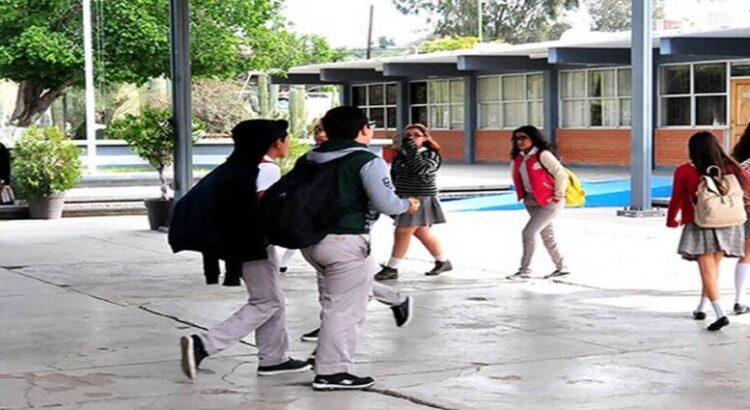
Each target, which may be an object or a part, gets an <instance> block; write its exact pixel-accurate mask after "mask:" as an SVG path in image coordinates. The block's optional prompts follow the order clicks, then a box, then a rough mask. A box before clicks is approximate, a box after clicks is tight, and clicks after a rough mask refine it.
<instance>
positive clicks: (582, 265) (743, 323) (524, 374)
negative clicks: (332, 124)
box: [0, 208, 750, 410]
mask: <svg viewBox="0 0 750 410" xmlns="http://www.w3.org/2000/svg"><path fill="white" fill-rule="evenodd" d="M448 218H449V222H448V224H446V225H444V226H439V227H438V228H437V232H438V234H439V235H440V237H441V238H442V239H443V242H444V245H445V248H446V250H447V253H448V255H449V256H450V258H451V260H452V261H453V263H454V266H455V267H456V269H455V270H454V271H453V272H450V273H447V274H443V275H441V276H438V277H435V278H428V277H425V276H424V275H423V274H422V272H424V271H426V270H427V269H428V268H429V266H430V263H429V259H428V257H427V256H428V255H427V253H426V252H425V251H424V250H423V249H422V248H421V246H420V245H419V244H417V243H414V244H413V248H412V250H411V252H410V259H409V260H407V261H406V262H405V264H404V266H403V269H402V271H403V273H402V278H401V279H400V280H399V281H397V282H394V286H398V287H399V288H401V289H403V290H404V291H406V292H408V293H409V294H411V295H413V296H414V297H415V302H416V303H415V306H416V309H415V317H414V320H413V322H412V323H411V325H410V326H409V327H407V328H404V329H399V328H396V327H395V325H394V322H393V318H392V316H391V313H390V310H388V309H387V308H385V307H383V306H382V305H379V304H378V303H377V302H372V303H371V304H370V311H369V315H368V320H367V322H366V324H365V326H364V328H363V332H362V335H361V340H360V343H359V345H358V349H357V350H358V353H357V373H358V374H362V375H371V376H373V377H375V378H376V381H377V384H376V385H375V387H374V388H373V389H372V390H370V391H367V392H325V393H322V392H314V391H313V390H312V388H311V387H310V382H311V380H312V373H309V374H296V375H291V376H278V377H266V378H261V377H257V376H256V374H255V370H256V366H257V360H256V357H255V355H256V349H255V348H254V347H253V338H252V336H251V337H248V338H247V339H246V340H245V342H244V343H243V344H240V345H237V346H235V347H233V348H231V349H229V350H228V351H226V352H224V353H222V354H221V355H219V356H217V357H212V358H209V359H208V360H206V361H205V362H204V363H203V364H202V370H201V371H200V372H199V375H198V378H197V379H196V380H195V381H190V380H188V379H187V378H185V377H184V376H183V375H182V373H181V371H180V368H179V348H178V339H179V337H180V336H181V335H184V334H188V333H191V332H194V331H196V330H197V329H199V328H204V327H207V326H211V325H212V324H215V323H217V322H218V321H220V320H222V319H223V318H225V317H226V316H228V315H229V314H231V313H232V312H233V311H234V310H235V309H236V308H237V307H238V306H239V305H240V304H242V303H243V300H244V298H245V293H244V291H243V290H242V289H240V288H231V289H230V288H222V287H207V286H205V285H204V284H203V277H202V274H201V266H200V259H199V257H198V255H197V254H190V253H184V254H177V255H173V254H172V253H171V252H170V250H169V249H168V246H167V244H166V236H165V235H164V234H163V233H158V232H150V231H148V230H147V222H146V218H145V217H144V216H125V217H99V218H66V219H62V220H58V221H33V220H19V221H0V409H29V408H61V409H239V408H246V409H365V410H369V409H501V408H507V409H707V408H710V409H712V410H716V409H740V408H748V407H750V385H749V384H748V383H747V379H748V377H750V372H749V371H748V361H749V360H750V340H749V339H750V315H747V316H739V317H736V316H734V315H731V316H730V320H731V321H732V324H731V325H730V326H729V327H727V328H726V329H725V330H724V331H722V332H719V333H716V334H713V333H709V332H707V331H705V330H704V329H703V328H704V327H705V326H706V325H707V324H708V323H710V321H712V320H713V314H712V313H710V314H709V319H708V320H707V321H705V322H695V321H693V320H692V319H691V318H690V314H689V313H690V311H691V310H692V309H693V307H694V305H695V303H696V302H697V289H698V288H699V278H698V273H697V269H696V267H695V266H694V265H692V264H690V263H687V262H684V261H681V260H680V258H679V257H678V256H677V255H676V254H675V249H676V246H677V239H678V237H679V231H678V230H669V229H667V228H665V227H664V221H663V219H661V218H660V219H626V218H621V217H617V216H615V210H614V209H606V208H599V209H573V210H566V211H565V212H564V213H563V214H562V216H561V217H560V218H559V220H558V223H557V226H558V228H557V232H558V237H559V240H560V242H561V247H562V249H563V251H564V252H565V254H566V256H567V260H568V262H569V266H570V268H571V271H572V272H573V274H572V275H571V276H570V277H567V278H565V279H564V281H560V282H551V281H547V280H542V279H535V280H529V281H526V282H511V281H508V280H505V279H504V277H505V275H508V274H510V273H513V272H514V271H515V269H516V268H517V263H518V259H519V257H520V251H521V245H520V230H521V227H522V226H523V224H524V223H525V221H526V214H525V213H524V212H522V211H505V212H482V213H450V214H449V215H448ZM391 234H392V231H391V225H390V220H389V219H388V218H381V220H380V221H379V222H378V224H377V225H376V228H375V230H374V232H373V238H374V240H373V242H374V243H373V252H374V254H375V255H376V256H377V258H378V260H381V261H382V260H385V259H386V258H387V256H388V254H389V251H390V245H391ZM534 267H535V275H538V276H543V275H545V274H547V273H549V272H551V271H552V269H553V268H552V265H551V263H550V262H549V261H548V258H547V257H546V253H545V252H544V250H543V249H542V248H541V246H540V249H539V251H538V253H537V255H536V257H535V260H534ZM733 269H734V261H732V260H727V261H725V264H724V266H723V271H722V281H721V283H722V290H723V294H724V305H725V309H731V305H732V303H733V291H732V284H733V282H732V272H733ZM283 276H284V279H283V284H284V290H285V292H286V296H287V305H288V306H287V309H288V310H287V317H288V329H289V333H290V337H291V338H292V340H293V342H292V352H291V354H292V356H293V357H296V358H304V357H306V356H307V355H308V354H309V353H310V352H311V351H312V349H313V348H314V345H312V344H309V343H303V342H301V341H299V336H300V335H301V334H302V333H305V332H307V331H309V330H311V329H313V328H315V327H316V326H317V314H318V307H317V293H316V290H315V289H316V288H315V284H314V279H313V274H312V270H311V269H310V268H309V267H308V266H307V265H306V264H305V263H304V261H303V260H302V258H301V257H299V255H297V256H296V257H295V259H294V261H293V264H292V266H291V269H290V271H289V272H288V273H286V274H284V275H283Z"/></svg>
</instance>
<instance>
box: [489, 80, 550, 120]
mask: <svg viewBox="0 0 750 410" xmlns="http://www.w3.org/2000/svg"><path fill="white" fill-rule="evenodd" d="M478 88H479V128H485V129H487V128H490V129H492V128H495V129H500V128H516V127H520V126H522V125H527V124H531V125H535V126H537V127H539V128H544V113H543V104H542V103H543V101H544V77H543V76H542V74H518V75H495V76H490V77H480V78H479V83H478Z"/></svg>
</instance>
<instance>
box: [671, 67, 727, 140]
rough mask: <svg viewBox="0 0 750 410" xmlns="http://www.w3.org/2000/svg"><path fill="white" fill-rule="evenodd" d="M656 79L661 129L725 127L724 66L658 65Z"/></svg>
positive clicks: (725, 92)
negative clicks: (674, 127) (659, 67)
mask: <svg viewBox="0 0 750 410" xmlns="http://www.w3.org/2000/svg"><path fill="white" fill-rule="evenodd" d="M659 78H660V81H659V85H660V87H659V101H660V113H661V115H660V125H661V126H663V127H670V126H678V127H679V126H682V127H695V126H708V127H716V126H723V125H725V124H726V122H727V64H726V63H709V64H680V65H667V66H662V67H661V71H660V77H659Z"/></svg>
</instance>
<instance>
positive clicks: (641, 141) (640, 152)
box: [618, 0, 663, 217]
mask: <svg viewBox="0 0 750 410" xmlns="http://www.w3.org/2000/svg"><path fill="white" fill-rule="evenodd" d="M632 3H633V4H632V11H633V13H632V15H633V28H632V54H631V59H630V61H631V62H632V67H631V69H632V76H633V78H632V87H633V89H632V96H633V97H632V101H633V111H632V112H633V121H632V133H631V156H630V190H631V191H630V192H631V197H630V207H629V208H627V209H625V210H623V211H618V215H624V216H637V217H640V216H655V215H660V214H662V213H663V212H662V211H660V210H654V209H653V205H652V200H651V174H652V167H653V134H654V128H653V122H652V121H653V98H652V97H653V95H652V94H653V88H652V87H653V84H651V82H652V81H653V52H652V48H653V45H652V39H651V38H652V36H651V20H652V19H651V12H652V6H653V0H643V1H634V2H632Z"/></svg>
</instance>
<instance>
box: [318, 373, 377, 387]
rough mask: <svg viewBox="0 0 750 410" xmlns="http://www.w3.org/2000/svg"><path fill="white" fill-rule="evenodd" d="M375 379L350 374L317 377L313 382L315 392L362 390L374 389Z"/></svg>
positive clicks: (320, 375)
mask: <svg viewBox="0 0 750 410" xmlns="http://www.w3.org/2000/svg"><path fill="white" fill-rule="evenodd" d="M373 384H375V379H373V378H372V377H357V376H355V375H353V374H349V373H336V374H329V375H322V374H319V375H316V376H315V379H314V380H313V389H314V390H361V389H366V388H368V387H372V385H373Z"/></svg>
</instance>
